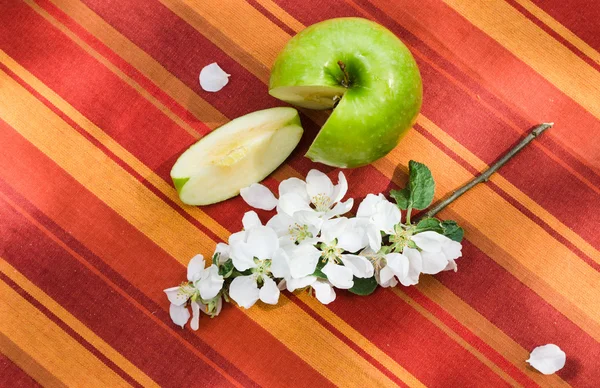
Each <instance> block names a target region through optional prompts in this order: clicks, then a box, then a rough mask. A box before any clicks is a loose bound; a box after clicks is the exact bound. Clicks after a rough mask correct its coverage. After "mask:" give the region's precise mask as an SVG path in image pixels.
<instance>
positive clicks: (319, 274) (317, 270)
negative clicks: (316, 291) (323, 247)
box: [312, 260, 327, 279]
mask: <svg viewBox="0 0 600 388" xmlns="http://www.w3.org/2000/svg"><path fill="white" fill-rule="evenodd" d="M323 267H325V262H323V260H319V262H318V263H317V267H316V268H315V272H314V273H313V274H312V276H316V277H318V278H320V279H327V275H325V274H324V273H323V272H322V271H321V270H322V269H323Z"/></svg>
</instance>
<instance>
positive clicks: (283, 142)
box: [171, 108, 303, 205]
mask: <svg viewBox="0 0 600 388" xmlns="http://www.w3.org/2000/svg"><path fill="white" fill-rule="evenodd" d="M302 132H303V130H302V126H301V123H300V117H299V116H298V111H296V109H294V108H271V109H265V110H261V111H257V112H252V113H249V114H247V115H245V116H242V117H238V118H237V119H234V120H232V121H230V122H229V123H227V124H225V125H223V126H222V127H219V128H217V129H215V130H214V131H212V132H211V133H210V134H208V135H207V136H205V137H203V138H202V139H200V140H199V141H198V142H197V143H195V144H194V145H192V146H191V147H190V148H189V149H188V150H187V151H185V152H184V153H183V154H182V155H181V156H180V157H179V159H177V162H176V163H175V165H174V166H173V168H172V169H171V178H172V179H173V183H174V185H175V188H176V189H177V192H178V193H179V198H181V201H183V202H184V203H186V204H188V205H209V204H212V203H216V202H220V201H223V200H225V199H228V198H231V197H233V196H236V195H238V194H239V192H240V189H242V188H244V187H247V186H250V185H251V184H252V183H256V182H260V181H261V180H263V179H264V178H265V177H266V176H267V175H269V174H270V173H271V172H273V170H275V169H276V168H277V167H278V166H279V165H280V164H282V163H283V162H284V161H285V159H286V158H287V157H288V156H289V155H290V154H291V153H292V151H293V150H294V148H295V147H296V146H297V145H298V143H299V142H300V138H301V137H302Z"/></svg>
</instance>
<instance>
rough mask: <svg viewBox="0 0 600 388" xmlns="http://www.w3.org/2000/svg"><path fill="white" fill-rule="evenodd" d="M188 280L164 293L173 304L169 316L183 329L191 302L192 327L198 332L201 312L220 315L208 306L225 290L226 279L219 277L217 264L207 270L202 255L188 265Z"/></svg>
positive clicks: (195, 257)
mask: <svg viewBox="0 0 600 388" xmlns="http://www.w3.org/2000/svg"><path fill="white" fill-rule="evenodd" d="M222 248H223V247H221V249H222ZM187 278H188V282H187V283H183V284H182V285H180V286H177V287H171V288H167V289H166V290H164V292H165V294H167V298H168V299H169V301H170V302H171V306H170V307H169V315H170V316H171V319H172V320H173V322H174V323H175V324H177V325H179V326H181V327H183V326H184V325H185V324H186V323H187V321H188V320H189V318H190V313H189V311H188V309H187V307H186V305H187V304H188V301H189V302H190V303H189V304H190V307H191V308H192V321H191V323H190V327H191V328H192V329H193V330H198V323H199V319H200V311H201V310H203V311H205V312H207V314H211V315H217V314H218V312H217V313H216V314H213V311H212V310H211V309H210V308H209V306H208V304H211V303H214V301H213V299H215V298H216V297H217V295H218V294H219V293H220V292H221V289H222V288H223V283H224V279H223V276H221V275H219V268H218V267H217V266H216V265H215V264H212V265H210V266H209V267H207V268H205V262H204V257H203V256H202V255H196V256H194V257H193V258H192V259H191V260H190V262H189V263H188V267H187ZM219 299H220V297H219Z"/></svg>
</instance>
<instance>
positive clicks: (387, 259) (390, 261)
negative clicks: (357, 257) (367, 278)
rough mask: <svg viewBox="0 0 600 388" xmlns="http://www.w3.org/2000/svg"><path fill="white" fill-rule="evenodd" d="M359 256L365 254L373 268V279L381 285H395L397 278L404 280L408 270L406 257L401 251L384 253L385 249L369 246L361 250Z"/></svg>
mask: <svg viewBox="0 0 600 388" xmlns="http://www.w3.org/2000/svg"><path fill="white" fill-rule="evenodd" d="M360 254H361V256H365V257H366V258H367V259H369V261H371V263H372V264H373V267H374V269H375V280H377V283H378V284H379V285H380V286H382V287H395V286H396V285H397V284H398V281H399V280H404V281H406V278H407V277H408V270H409V266H410V263H409V260H408V257H406V256H404V255H403V254H401V253H396V252H390V253H386V250H385V249H382V250H380V251H378V252H375V251H373V250H372V249H370V247H368V248H366V249H365V250H363V251H362V252H361V253H360Z"/></svg>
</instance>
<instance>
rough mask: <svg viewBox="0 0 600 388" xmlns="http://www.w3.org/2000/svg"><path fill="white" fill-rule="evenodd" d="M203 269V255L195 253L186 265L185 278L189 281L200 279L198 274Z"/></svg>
mask: <svg viewBox="0 0 600 388" xmlns="http://www.w3.org/2000/svg"><path fill="white" fill-rule="evenodd" d="M203 270H204V256H202V255H196V256H194V257H192V259H191V260H190V262H189V263H188V266H187V278H188V280H189V281H190V282H195V281H196V280H198V279H200V275H201V274H202V271H203Z"/></svg>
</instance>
